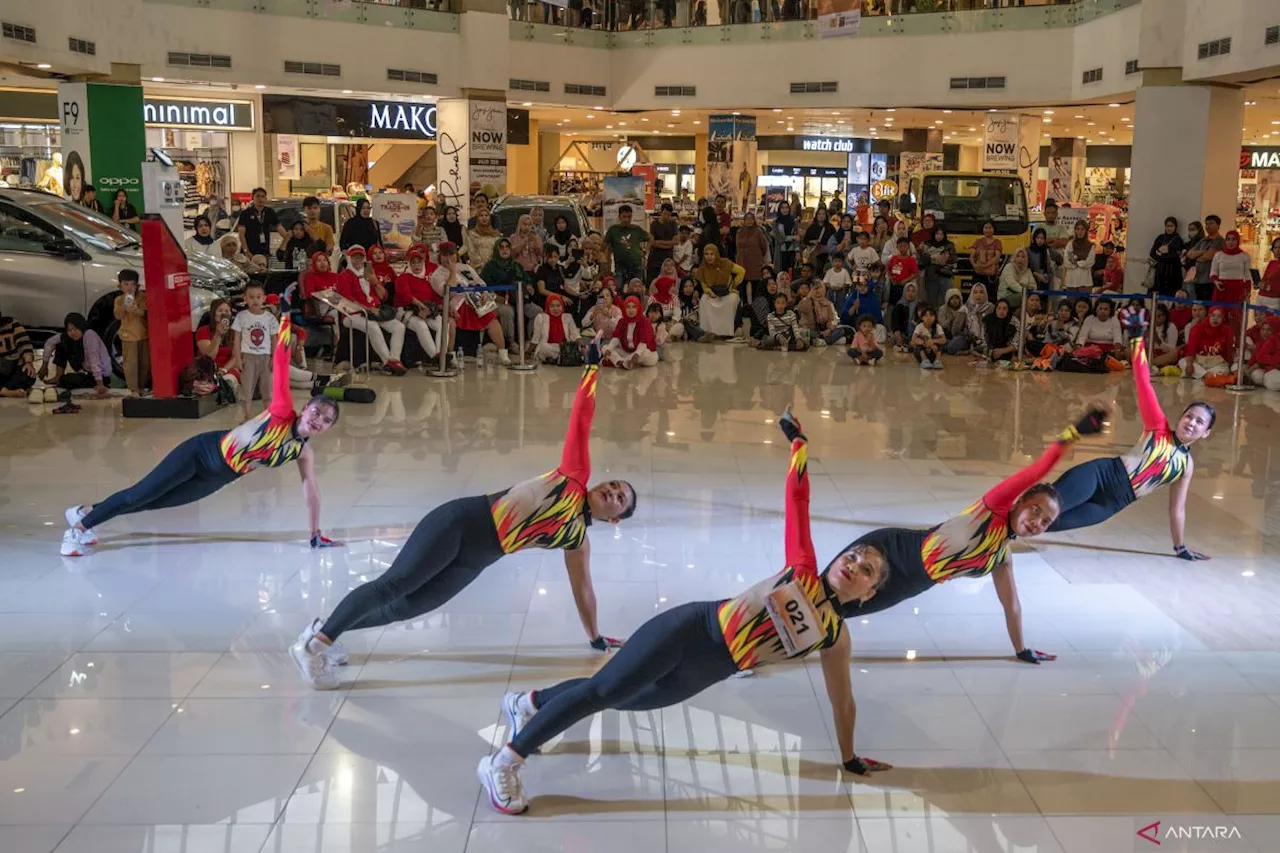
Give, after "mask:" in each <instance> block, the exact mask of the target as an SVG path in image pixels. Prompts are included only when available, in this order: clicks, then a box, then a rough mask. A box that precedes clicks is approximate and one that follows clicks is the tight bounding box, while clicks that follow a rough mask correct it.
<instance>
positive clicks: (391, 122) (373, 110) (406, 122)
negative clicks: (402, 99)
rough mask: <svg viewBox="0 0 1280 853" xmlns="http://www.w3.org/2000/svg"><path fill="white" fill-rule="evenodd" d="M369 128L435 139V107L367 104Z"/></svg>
mask: <svg viewBox="0 0 1280 853" xmlns="http://www.w3.org/2000/svg"><path fill="white" fill-rule="evenodd" d="M504 119H505V116H504ZM369 127H370V128H371V129H372V130H375V131H378V130H390V131H399V132H401V133H408V134H414V133H416V134H418V135H419V136H421V137H422V138H423V139H435V138H436V105H435V104H389V103H385V102H377V101H375V102H374V103H372V104H369Z"/></svg>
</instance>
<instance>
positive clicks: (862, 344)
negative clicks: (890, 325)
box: [848, 314, 884, 365]
mask: <svg viewBox="0 0 1280 853" xmlns="http://www.w3.org/2000/svg"><path fill="white" fill-rule="evenodd" d="M856 322H857V327H856V328H857V331H855V332H854V333H853V338H852V340H851V341H850V342H849V350H848V352H849V358H851V359H853V361H854V363H855V364H870V365H877V364H879V363H880V359H882V358H884V348H883V346H884V345H883V344H882V343H881V342H880V341H879V340H878V339H877V337H876V321H875V320H873V319H872V318H871V317H868V316H866V315H865V314H864V315H863V316H861V317H859V318H858V319H857V321H856Z"/></svg>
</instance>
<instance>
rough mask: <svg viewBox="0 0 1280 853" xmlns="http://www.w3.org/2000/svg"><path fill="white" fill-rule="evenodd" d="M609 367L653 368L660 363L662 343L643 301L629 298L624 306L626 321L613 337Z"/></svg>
mask: <svg viewBox="0 0 1280 853" xmlns="http://www.w3.org/2000/svg"><path fill="white" fill-rule="evenodd" d="M604 358H605V362H604V363H605V364H607V365H611V366H613V367H621V368H623V369H624V370H630V369H631V368H633V367H653V366H655V365H656V364H657V363H658V342H657V340H656V339H655V337H654V334H653V324H652V323H650V322H649V318H648V317H646V316H645V315H644V310H643V309H642V308H641V307H640V300H639V299H638V298H637V297H635V296H628V297H627V298H626V301H624V302H623V303H622V319H621V320H619V321H618V325H617V326H615V327H614V330H613V337H612V338H611V339H610V340H609V343H608V344H607V345H606V346H605V350H604Z"/></svg>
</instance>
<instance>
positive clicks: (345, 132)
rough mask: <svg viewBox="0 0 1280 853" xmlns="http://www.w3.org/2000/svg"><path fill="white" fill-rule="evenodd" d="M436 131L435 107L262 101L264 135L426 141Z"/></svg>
mask: <svg viewBox="0 0 1280 853" xmlns="http://www.w3.org/2000/svg"><path fill="white" fill-rule="evenodd" d="M438 128H439V122H438V121H437V106H436V104H428V103H414V102H412V101H357V100H350V99H348V100H343V99H332V100H331V99H329V98H310V97H295V96H292V95H264V96H263V98H262V129H263V131H264V132H266V133H285V134H295V135H297V136H345V137H349V138H355V139H402V140H405V141H409V142H427V141H429V140H432V139H435V138H436V135H437V132H438ZM464 141H465V139H464Z"/></svg>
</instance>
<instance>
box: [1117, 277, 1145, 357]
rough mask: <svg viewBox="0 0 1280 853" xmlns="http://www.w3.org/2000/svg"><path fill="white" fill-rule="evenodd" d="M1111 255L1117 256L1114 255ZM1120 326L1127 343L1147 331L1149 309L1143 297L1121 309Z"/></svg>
mask: <svg viewBox="0 0 1280 853" xmlns="http://www.w3.org/2000/svg"><path fill="white" fill-rule="evenodd" d="M1111 257H1113V258H1114V257H1115V255H1112V256H1111ZM1119 317H1120V328H1121V329H1123V330H1124V338H1125V343H1131V342H1132V341H1133V340H1134V339H1135V338H1140V337H1142V336H1143V335H1145V334H1146V333H1147V309H1146V306H1145V305H1144V304H1143V301H1142V299H1141V298H1134V299H1130V300H1129V303H1128V304H1127V305H1125V306H1124V307H1123V308H1121V309H1120V315H1119Z"/></svg>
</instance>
